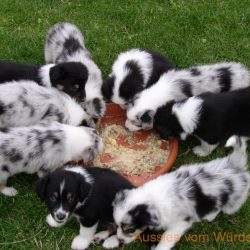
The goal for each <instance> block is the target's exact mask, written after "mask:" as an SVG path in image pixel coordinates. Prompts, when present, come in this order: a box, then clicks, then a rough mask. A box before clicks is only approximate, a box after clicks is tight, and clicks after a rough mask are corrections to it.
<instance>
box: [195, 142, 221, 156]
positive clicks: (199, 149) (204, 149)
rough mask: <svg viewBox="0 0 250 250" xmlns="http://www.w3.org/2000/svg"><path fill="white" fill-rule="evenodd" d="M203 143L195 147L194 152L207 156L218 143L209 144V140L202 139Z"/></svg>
mask: <svg viewBox="0 0 250 250" xmlns="http://www.w3.org/2000/svg"><path fill="white" fill-rule="evenodd" d="M200 142H201V145H200V146H196V147H194V148H193V152H194V154H196V155H198V156H207V155H209V154H210V153H211V152H212V151H213V150H214V149H215V148H216V147H217V146H218V144H208V143H207V142H205V141H203V140H201V139H200Z"/></svg>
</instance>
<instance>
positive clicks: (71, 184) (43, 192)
mask: <svg viewBox="0 0 250 250" xmlns="http://www.w3.org/2000/svg"><path fill="white" fill-rule="evenodd" d="M90 185H91V184H90V183H88V182H87V181H86V180H85V178H84V177H83V176H82V175H80V174H79V173H75V172H71V171H66V170H57V171H55V172H53V173H50V174H48V175H47V176H45V177H43V178H42V179H40V180H38V181H37V182H36V183H35V188H36V192H37V195H38V196H39V198H40V199H41V200H42V201H44V202H45V204H46V205H47V207H48V209H49V211H50V213H51V215H52V217H53V218H54V219H55V221H56V222H58V223H65V222H66V221H67V220H68V219H69V217H70V216H71V214H72V213H73V212H74V210H75V209H76V207H77V205H78V204H81V203H83V202H84V200H85V199H86V197H87V196H88V193H89V190H90Z"/></svg>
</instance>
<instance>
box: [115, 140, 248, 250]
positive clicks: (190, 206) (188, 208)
mask: <svg viewBox="0 0 250 250" xmlns="http://www.w3.org/2000/svg"><path fill="white" fill-rule="evenodd" d="M232 145H233V146H234V151H233V153H232V154H230V155H229V156H227V157H224V158H219V159H215V160H213V161H210V162H207V163H201V164H193V165H185V166H182V167H180V168H179V169H178V170H176V171H174V172H171V173H168V174H165V175H163V176H160V177H158V178H157V179H155V180H152V181H150V182H148V183H146V184H144V185H143V186H141V187H139V188H135V189H132V190H126V191H123V192H120V193H118V194H117V195H116V199H115V201H114V219H115V222H116V223H117V225H118V230H117V237H118V238H119V239H121V240H123V241H124V242H125V243H130V242H131V241H133V240H135V239H136V237H137V236H138V234H139V233H141V232H142V231H144V230H145V229H147V228H150V229H154V230H165V232H164V233H163V235H162V238H161V240H160V242H159V243H158V245H157V246H156V248H154V249H156V250H169V249H171V248H172V247H173V246H174V245H175V243H176V242H174V240H173V241H171V240H169V238H167V237H168V236H173V235H175V236H176V235H177V236H178V238H181V236H182V235H183V234H184V233H185V232H186V231H187V230H188V229H190V228H191V226H192V225H193V223H196V222H200V221H202V220H208V221H212V220H214V219H215V218H216V216H217V215H218V214H219V213H220V212H223V213H225V214H233V213H235V212H237V211H238V210H239V209H240V208H241V206H242V205H243V204H244V202H245V201H246V199H247V197H248V194H249V188H250V174H249V172H248V171H247V166H246V164H247V154H246V142H245V141H244V139H240V138H239V137H231V138H230V139H229V140H228V142H227V144H226V146H232Z"/></svg>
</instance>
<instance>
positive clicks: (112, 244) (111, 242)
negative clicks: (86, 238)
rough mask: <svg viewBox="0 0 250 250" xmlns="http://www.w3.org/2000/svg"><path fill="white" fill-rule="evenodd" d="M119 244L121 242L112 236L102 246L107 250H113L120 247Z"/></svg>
mask: <svg viewBox="0 0 250 250" xmlns="http://www.w3.org/2000/svg"><path fill="white" fill-rule="evenodd" d="M119 244H120V242H119V240H118V238H117V236H116V235H112V236H110V237H109V238H107V239H106V240H105V241H104V242H103V244H102V246H103V248H105V249H113V248H116V247H119Z"/></svg>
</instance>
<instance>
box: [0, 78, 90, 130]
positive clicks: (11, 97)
mask: <svg viewBox="0 0 250 250" xmlns="http://www.w3.org/2000/svg"><path fill="white" fill-rule="evenodd" d="M41 120H48V121H58V122H61V123H66V124H70V125H75V126H78V125H88V126H92V127H94V126H95V123H94V121H93V119H92V118H91V117H90V116H89V115H88V114H87V113H86V112H85V111H84V110H83V109H82V107H81V106H80V105H79V104H78V103H76V102H75V101H74V100H73V99H72V98H71V97H70V96H68V95H67V94H65V93H63V92H61V91H58V90H57V89H55V88H45V87H42V86H39V85H38V84H36V83H35V82H33V81H27V80H26V81H24V80H23V81H18V82H14V81H13V82H9V83H5V84H0V127H15V126H27V125H33V124H36V123H37V122H39V121H41Z"/></svg>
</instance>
